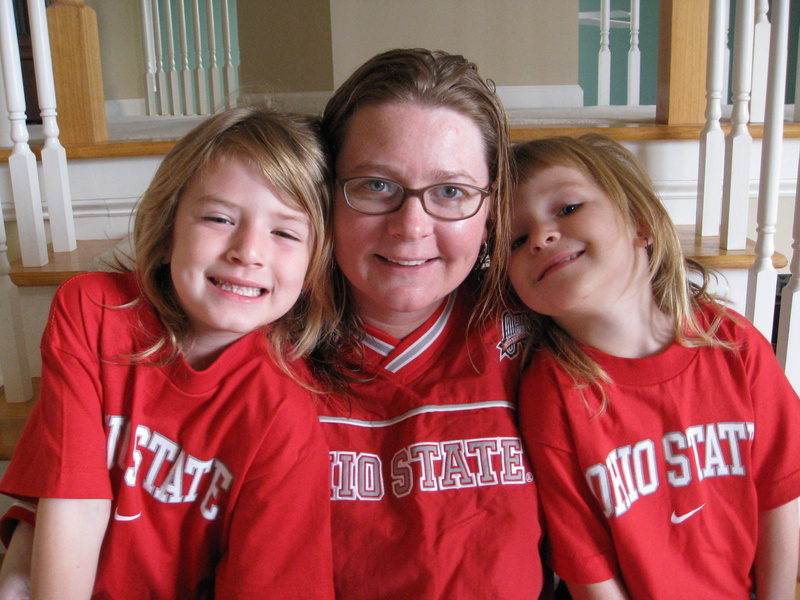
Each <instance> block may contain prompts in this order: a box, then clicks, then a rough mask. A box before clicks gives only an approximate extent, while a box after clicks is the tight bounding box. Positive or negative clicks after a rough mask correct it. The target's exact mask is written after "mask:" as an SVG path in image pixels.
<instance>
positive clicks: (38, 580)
mask: <svg viewBox="0 0 800 600" xmlns="http://www.w3.org/2000/svg"><path fill="white" fill-rule="evenodd" d="M110 513H111V501H110V500H97V499H91V500H74V499H64V498H42V499H40V500H39V508H38V510H37V511H36V530H35V532H34V536H33V558H32V561H31V592H32V594H31V597H32V598H33V600H37V599H39V598H46V599H47V600H58V599H59V598H65V599H67V598H69V599H70V600H72V599H76V600H77V599H79V598H86V599H87V600H88V599H89V598H90V597H91V595H92V589H93V588H94V579H95V575H96V573H97V562H98V559H99V557H100V546H101V545H102V543H103V536H104V535H105V532H106V527H107V526H108V518H109V515H110Z"/></svg>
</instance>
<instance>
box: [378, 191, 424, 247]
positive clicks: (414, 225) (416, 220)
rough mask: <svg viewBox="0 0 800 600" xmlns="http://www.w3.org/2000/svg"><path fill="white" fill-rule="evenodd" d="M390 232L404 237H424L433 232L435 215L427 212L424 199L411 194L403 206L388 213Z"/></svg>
mask: <svg viewBox="0 0 800 600" xmlns="http://www.w3.org/2000/svg"><path fill="white" fill-rule="evenodd" d="M386 217H387V219H388V230H389V233H390V234H392V235H395V236H399V237H403V238H411V239H413V238H422V237H426V236H428V235H430V234H431V233H432V232H433V217H432V216H430V215H429V214H428V213H426V212H425V208H424V207H423V206H422V200H421V199H420V198H419V197H418V196H415V195H409V196H408V197H407V198H406V199H405V201H404V202H403V204H402V206H401V207H400V208H399V209H398V210H396V211H395V212H393V213H389V214H388V215H386Z"/></svg>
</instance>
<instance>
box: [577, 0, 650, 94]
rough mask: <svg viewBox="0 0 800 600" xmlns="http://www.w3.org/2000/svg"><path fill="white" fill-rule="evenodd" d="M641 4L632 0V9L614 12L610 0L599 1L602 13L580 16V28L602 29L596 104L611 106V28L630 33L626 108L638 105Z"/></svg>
mask: <svg viewBox="0 0 800 600" xmlns="http://www.w3.org/2000/svg"><path fill="white" fill-rule="evenodd" d="M640 1H641V0H630V10H627V11H625V10H613V11H612V10H611V0H600V10H599V11H585V12H581V13H579V15H578V19H579V23H580V24H581V25H590V26H593V27H599V28H600V49H599V51H598V54H597V105H598V106H608V105H609V104H611V44H610V41H611V29H612V28H624V29H628V30H630V41H629V44H628V74H627V96H626V97H627V105H628V106H638V105H639V96H640V87H641V77H640V74H641V61H642V58H641V51H640V50H639V15H640Z"/></svg>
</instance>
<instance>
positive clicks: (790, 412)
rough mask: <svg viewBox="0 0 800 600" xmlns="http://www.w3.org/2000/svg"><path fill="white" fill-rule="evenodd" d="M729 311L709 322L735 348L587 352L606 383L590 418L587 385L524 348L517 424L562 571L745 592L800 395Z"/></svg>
mask: <svg viewBox="0 0 800 600" xmlns="http://www.w3.org/2000/svg"><path fill="white" fill-rule="evenodd" d="M736 318H737V320H736V321H734V320H732V319H725V321H724V322H723V325H722V327H721V328H720V330H719V337H720V338H721V339H723V340H727V341H730V342H733V343H734V344H736V346H737V350H735V351H731V350H726V349H723V348H719V347H701V348H685V347H682V346H679V345H677V344H673V345H672V346H671V347H670V348H668V349H667V350H666V351H665V352H663V353H661V354H659V355H657V356H652V357H648V358H642V359H626V358H618V357H613V356H609V355H607V354H604V353H602V352H599V351H596V350H589V352H590V354H591V356H592V357H593V358H595V360H597V362H598V363H599V364H600V366H602V367H603V368H604V369H605V370H606V372H607V373H608V374H609V375H610V376H611V378H612V380H613V381H614V384H613V385H610V386H608V387H607V392H608V395H609V397H610V400H609V403H608V408H607V409H606V411H605V412H603V413H602V414H600V415H598V416H595V413H596V410H597V408H598V406H599V397H598V395H597V394H596V393H595V391H594V390H593V389H592V388H588V387H587V388H584V390H583V392H584V394H585V400H584V397H582V396H581V393H580V392H579V391H578V390H577V389H576V388H575V385H574V384H573V382H572V380H571V378H570V377H569V376H568V375H567V374H566V373H565V372H564V371H563V370H562V369H561V368H559V367H558V366H557V365H556V364H555V362H554V361H553V360H552V358H551V357H550V356H549V355H548V354H546V353H544V352H542V353H539V354H537V355H536V356H535V357H534V360H533V363H532V364H531V366H530V368H529V369H528V371H527V372H526V373H525V375H524V378H523V383H522V388H521V394H520V417H521V429H522V433H523V437H524V439H525V442H526V445H527V447H528V450H529V452H530V456H531V461H532V463H533V467H534V472H535V473H536V480H537V483H538V486H539V493H540V495H541V499H542V504H543V506H544V510H545V516H546V522H547V528H548V534H549V539H550V541H551V543H552V547H553V568H554V570H555V572H556V573H557V574H558V575H560V576H561V577H562V578H563V579H565V580H566V581H567V582H573V583H579V584H586V583H596V582H600V581H605V580H607V579H610V578H611V577H613V576H615V575H621V576H622V578H623V579H624V581H625V584H626V586H627V588H628V590H629V591H630V594H631V597H632V598H640V599H644V598H648V599H650V598H676V597H680V598H731V599H733V598H741V599H742V600H745V599H749V598H750V593H751V589H752V584H753V582H752V576H751V570H752V567H753V561H754V557H755V551H756V542H757V535H758V531H757V523H758V514H759V513H760V512H762V511H766V510H770V509H772V508H777V507H778V506H781V505H783V504H785V503H787V502H789V501H791V500H793V499H794V498H796V497H798V496H800V459H798V457H800V400H798V397H797V394H795V392H794V391H793V390H792V388H791V386H790V384H789V382H788V381H787V379H786V377H785V375H784V374H783V371H782V370H781V368H780V366H779V365H778V362H777V360H776V359H775V355H774V353H773V351H772V347H771V346H770V344H769V343H768V342H767V341H766V340H765V339H764V338H763V336H761V334H760V333H759V332H758V331H757V330H756V329H755V328H754V327H753V326H752V325H750V324H749V323H748V322H747V321H745V320H744V318H743V317H738V316H737V317H736ZM587 403H588V407H587Z"/></svg>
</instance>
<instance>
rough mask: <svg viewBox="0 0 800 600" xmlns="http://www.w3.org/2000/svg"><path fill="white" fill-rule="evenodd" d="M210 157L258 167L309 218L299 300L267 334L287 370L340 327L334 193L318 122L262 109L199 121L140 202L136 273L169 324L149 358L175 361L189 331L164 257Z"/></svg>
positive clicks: (235, 110) (233, 111)
mask: <svg viewBox="0 0 800 600" xmlns="http://www.w3.org/2000/svg"><path fill="white" fill-rule="evenodd" d="M212 160H213V161H219V160H244V161H247V162H248V163H249V164H252V165H255V166H256V167H257V168H258V169H260V171H261V172H262V173H263V174H264V177H265V178H267V179H268V180H269V181H270V183H271V184H272V185H273V186H274V187H275V188H276V189H277V190H278V192H279V193H280V196H281V199H282V200H284V201H285V202H287V203H288V204H289V205H290V206H291V207H292V208H295V209H298V210H300V211H302V212H303V213H305V214H306V215H307V216H308V220H309V225H310V230H311V233H312V236H311V238H310V240H311V250H310V258H309V264H308V271H307V273H306V276H305V280H304V284H303V294H302V297H301V298H300V300H298V302H297V303H296V304H295V305H294V306H293V307H292V309H291V310H290V311H289V312H288V313H287V314H286V315H285V316H283V317H281V318H280V319H278V320H277V321H276V322H275V323H273V325H272V326H271V327H270V330H269V334H268V337H269V339H270V341H271V342H272V345H273V346H274V349H275V355H276V357H277V358H278V360H279V361H280V362H281V364H284V365H285V363H284V360H285V358H287V357H288V358H294V357H296V356H299V355H302V354H304V353H306V352H308V351H309V350H310V349H311V348H312V347H314V346H315V345H316V344H317V343H318V341H319V340H320V339H323V338H324V337H325V336H327V335H330V334H331V332H332V330H333V328H334V326H335V321H336V313H337V311H336V309H335V306H334V303H333V295H332V286H331V279H330V270H331V266H330V265H331V262H332V252H331V235H330V231H329V228H330V211H331V202H330V189H329V184H328V170H327V159H326V157H325V153H324V152H323V149H322V146H321V144H320V142H319V137H318V124H317V122H316V121H314V120H313V119H311V118H309V117H304V116H299V115H292V114H287V113H280V112H276V111H274V110H272V109H271V108H269V107H268V106H266V105H263V104H252V105H249V106H241V107H236V108H232V109H229V110H226V111H224V112H222V113H219V114H217V115H214V116H211V117H209V118H208V119H206V120H204V121H203V122H202V123H200V125H198V126H197V127H195V128H194V129H193V130H192V131H190V132H189V133H188V134H186V136H184V137H183V139H181V140H180V141H179V142H178V143H177V144H176V145H175V146H174V147H173V148H172V150H171V151H170V152H169V153H168V154H167V155H166V156H165V157H164V160H163V161H162V163H161V166H160V167H159V168H158V171H157V172H156V174H155V177H154V178H153V181H152V182H151V184H150V186H149V187H148V188H147V191H146V192H145V193H144V196H143V197H142V199H141V202H140V204H139V207H138V211H137V213H136V218H135V224H134V231H133V237H134V248H135V265H136V274H137V278H138V281H139V286H140V287H141V290H142V295H143V297H144V298H145V299H146V300H147V301H148V302H150V304H152V306H153V307H154V309H155V312H156V313H157V315H158V318H159V319H160V321H161V323H162V324H163V326H164V335H163V336H162V337H161V338H160V339H158V340H156V341H155V343H154V344H153V345H152V346H151V347H150V349H149V350H148V351H147V352H146V353H144V354H145V356H148V355H153V354H155V353H158V352H160V351H161V350H166V351H167V358H166V360H172V359H174V358H175V357H176V356H177V354H178V352H179V343H180V342H184V341H187V337H188V334H189V333H190V323H189V319H188V316H187V315H186V312H185V311H184V310H183V308H182V307H181V304H180V302H179V300H178V297H177V295H176V293H175V289H174V288H173V285H172V280H171V278H170V273H169V265H168V264H165V263H164V258H165V256H166V255H167V251H168V249H169V247H170V244H171V243H172V235H173V226H174V224H175V215H176V211H177V208H178V204H179V202H180V200H181V195H182V194H183V191H184V190H185V189H186V186H187V185H188V184H189V182H190V181H191V180H192V178H193V177H195V176H196V175H197V174H198V173H199V172H200V171H201V170H202V169H203V168H205V167H206V165H208V164H209V163H210V162H211V161H212ZM290 345H291V347H290Z"/></svg>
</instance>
